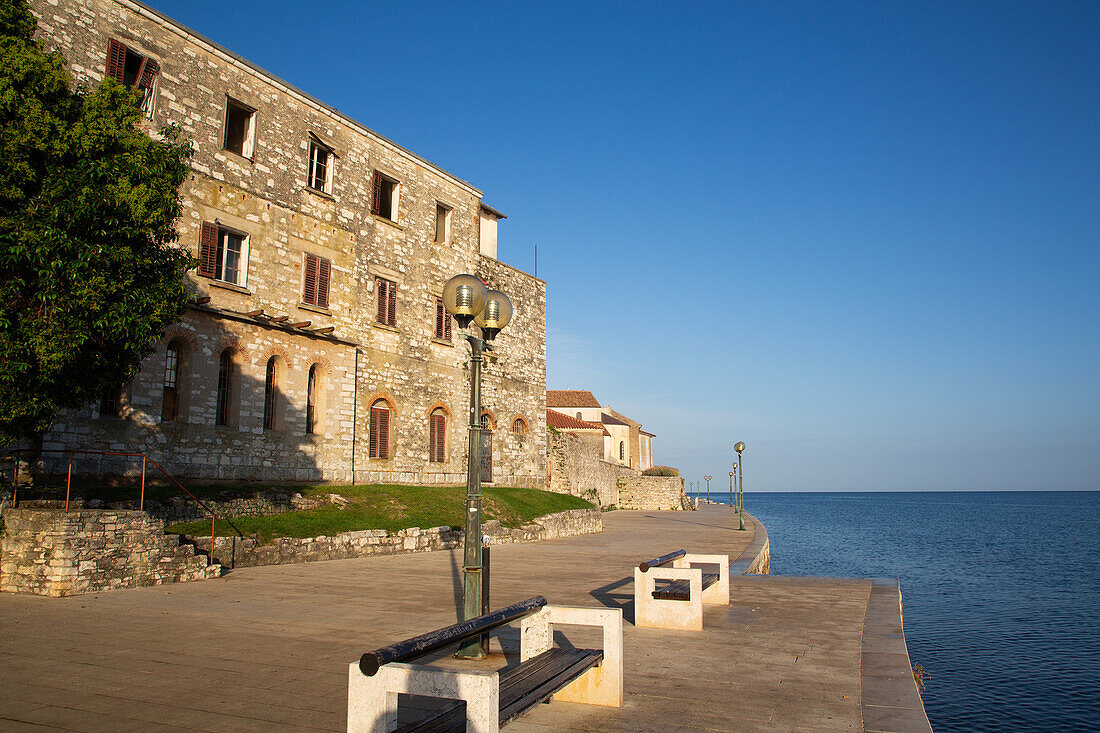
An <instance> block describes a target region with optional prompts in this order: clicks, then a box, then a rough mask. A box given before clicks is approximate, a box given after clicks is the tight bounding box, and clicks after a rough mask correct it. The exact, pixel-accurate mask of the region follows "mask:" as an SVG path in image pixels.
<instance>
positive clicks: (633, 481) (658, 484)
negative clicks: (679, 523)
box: [619, 476, 695, 511]
mask: <svg viewBox="0 0 1100 733" xmlns="http://www.w3.org/2000/svg"><path fill="white" fill-rule="evenodd" d="M619 508H620V509H641V510H644V511H694V510H695V504H694V502H692V501H691V500H690V499H689V498H688V496H687V494H686V493H684V479H683V478H682V477H680V476H624V477H621V478H620V479H619Z"/></svg>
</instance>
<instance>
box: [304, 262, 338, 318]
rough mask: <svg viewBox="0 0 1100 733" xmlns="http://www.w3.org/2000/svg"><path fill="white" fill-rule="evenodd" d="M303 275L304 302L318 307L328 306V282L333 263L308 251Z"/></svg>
mask: <svg viewBox="0 0 1100 733" xmlns="http://www.w3.org/2000/svg"><path fill="white" fill-rule="evenodd" d="M303 270H304V275H303V277H302V302H303V303H305V304H306V305H315V306H317V307H318V308H328V282H329V276H330V274H331V272H332V263H331V262H330V261H329V260H326V259H325V258H324V257H318V256H317V255H312V254H310V253H309V252H306V262H305V267H304V268H303Z"/></svg>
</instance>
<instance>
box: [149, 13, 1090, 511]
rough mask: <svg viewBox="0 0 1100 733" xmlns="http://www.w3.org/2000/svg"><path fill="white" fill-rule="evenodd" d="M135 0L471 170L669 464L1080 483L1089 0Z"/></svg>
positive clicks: (552, 334)
mask: <svg viewBox="0 0 1100 733" xmlns="http://www.w3.org/2000/svg"><path fill="white" fill-rule="evenodd" d="M153 5H154V6H155V7H156V8H158V9H159V10H161V11H163V12H165V13H167V14H168V15H170V16H172V17H175V18H177V19H179V20H180V21H182V22H183V23H185V24H187V25H189V26H191V27H192V28H194V29H195V30H197V31H198V32H200V33H202V34H204V35H207V36H209V37H211V38H213V39H214V40H216V41H218V42H220V43H222V44H223V45H226V46H228V47H229V48H231V49H233V50H234V51H236V52H238V53H240V54H241V55H243V56H245V57H246V58H248V59H250V60H252V61H254V62H256V63H258V64H259V65H260V66H263V67H265V68H267V69H268V70H270V71H271V72H273V73H275V74H277V75H279V76H281V77H283V78H284V79H286V80H288V81H290V82H291V83H293V84H295V85H297V86H299V87H301V88H303V89H305V90H306V91H308V92H310V93H312V94H313V95H314V96H317V97H319V98H320V99H322V100H324V101H326V102H328V103H330V104H332V105H333V106H335V107H337V108H339V109H340V110H342V111H343V112H345V113H347V114H349V115H351V116H353V117H355V118H357V119H359V120H361V121H362V122H363V123H364V124H366V125H368V126H370V127H372V128H373V129H375V130H377V131H379V132H380V133H382V134H384V135H386V136H388V137H390V138H392V139H393V140H395V141H397V142H398V143H400V144H402V145H404V146H405V147H408V148H410V149H411V150H414V151H416V152H417V153H419V154H420V155H422V156H424V157H425V158H427V159H429V160H431V161H433V162H435V163H437V164H439V165H441V166H442V167H444V168H446V169H447V170H449V171H451V172H453V173H454V174H456V175H458V176H459V177H461V178H464V179H466V180H469V181H471V182H472V183H474V184H475V185H477V186H478V187H480V188H481V189H483V190H484V191H485V201H486V203H488V204H490V205H492V206H494V207H496V208H498V209H500V210H502V211H504V212H505V213H506V214H507V215H508V216H509V218H508V220H507V221H505V222H503V223H502V225H501V248H500V256H501V259H503V260H505V261H506V262H509V263H511V264H513V265H516V266H518V267H520V268H523V269H526V270H528V271H530V270H531V268H532V266H533V246H534V245H536V244H537V245H538V275H539V276H540V277H543V278H545V279H546V280H547V281H548V307H547V310H548V313H547V315H548V320H549V326H548V351H549V365H548V381H549V386H550V387H551V388H557V389H591V390H593V392H595V394H596V396H597V397H598V398H599V399H600V400H601V401H603V402H604V403H605V404H610V405H612V406H613V407H615V408H616V409H618V410H620V411H621V412H623V413H626V414H628V415H630V416H632V417H634V418H636V419H638V420H640V421H641V422H642V423H643V424H644V427H646V428H647V429H649V430H650V431H652V432H655V433H656V434H657V438H656V440H655V451H656V459H657V461H658V462H659V463H665V464H670V465H675V466H678V467H679V468H680V469H681V471H682V472H683V474H684V475H685V477H686V478H687V479H688V480H693V481H694V480H698V479H700V478H701V477H702V476H703V474H705V473H711V474H713V475H715V476H718V477H722V478H723V479H725V483H727V484H728V478H726V474H727V472H728V470H729V469H728V466H729V463H730V460H731V457H732V450H731V446H732V444H733V442H734V441H736V440H744V441H746V442H747V443H748V451H747V452H746V454H745V467H746V474H745V487H746V490H747V491H751V490H891V489H1097V488H1100V480H1098V478H1097V476H1098V475H1100V386H1098V381H1100V345H1098V341H1100V294H1098V291H1100V248H1098V244H1100V242H1098V234H1100V55H1098V54H1100V51H1098V49H1100V42H1098V41H1100V4H1098V3H1095V2H1081V3H1074V2H1057V3H1050V2H1043V3H1039V2H1033V3H1022V2H991V3H986V4H972V3H957V2H943V3H923V2H922V3H904V4H903V3H894V2H871V3H864V4H858V3H824V2H813V3H773V2H760V3H754V4H750V3H732V2H728V3H727V2H723V3H715V4H704V3H672V2H667V3H661V4H656V3H641V2H623V3H600V2H594V3H590V2H584V3H564V2H546V3H537V4H536V3H527V2H508V3H499V4H497V3H494V4H488V3H487V4H483V5H480V6H479V5H477V4H474V3H431V2H417V3H369V4H366V3H363V4H361V3H353V2H328V1H323V0H322V1H319V2H313V3H310V4H309V6H308V8H307V7H306V6H303V5H301V4H300V3H279V2H257V1H254V0H248V1H245V2H233V3H224V2H212V1H208V0H153ZM717 483H718V484H719V485H722V484H723V482H722V481H718V482H717Z"/></svg>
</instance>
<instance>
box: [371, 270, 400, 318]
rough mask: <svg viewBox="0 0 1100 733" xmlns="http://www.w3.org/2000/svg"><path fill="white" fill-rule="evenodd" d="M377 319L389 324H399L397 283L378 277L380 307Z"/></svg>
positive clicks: (376, 314)
mask: <svg viewBox="0 0 1100 733" xmlns="http://www.w3.org/2000/svg"><path fill="white" fill-rule="evenodd" d="M375 320H377V321H378V322H379V323H383V324H385V325H387V326H396V325H397V283H395V282H393V281H392V280H386V279H385V278H381V277H380V278H378V309H377V312H376V313H375Z"/></svg>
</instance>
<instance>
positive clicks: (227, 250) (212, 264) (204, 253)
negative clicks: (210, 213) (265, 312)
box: [199, 221, 248, 285]
mask: <svg viewBox="0 0 1100 733" xmlns="http://www.w3.org/2000/svg"><path fill="white" fill-rule="evenodd" d="M247 265H248V237H247V236H245V235H244V234H241V233H240V232H234V231H231V230H229V229H226V228H224V227H220V226H218V225H217V224H213V223H211V222H208V221H204V222H203V223H202V231H201V232H200V233H199V274H200V275H202V276H203V277H210V278H213V279H215V280H221V281H223V282H227V283H232V284H233V285H244V280H245V270H246V268H247Z"/></svg>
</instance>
